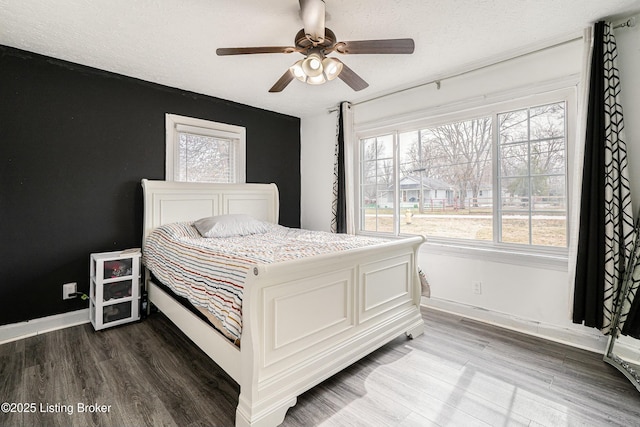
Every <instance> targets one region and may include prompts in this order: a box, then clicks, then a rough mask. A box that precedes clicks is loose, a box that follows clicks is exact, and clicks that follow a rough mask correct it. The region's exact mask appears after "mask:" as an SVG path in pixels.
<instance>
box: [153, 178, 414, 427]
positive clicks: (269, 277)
mask: <svg viewBox="0 0 640 427" xmlns="http://www.w3.org/2000/svg"><path fill="white" fill-rule="evenodd" d="M142 186H143V189H144V236H145V237H146V236H147V235H148V234H149V233H150V232H151V231H152V230H153V229H154V228H156V227H158V226H160V225H162V224H167V223H171V222H178V221H189V220H196V219H199V218H202V217H206V216H212V215H220V214H228V213H247V214H250V215H252V216H254V217H255V218H258V219H262V220H265V221H270V222H273V223H277V222H278V209H279V202H278V189H277V187H276V186H275V184H202V183H181V182H168V181H148V180H142ZM422 242H423V239H422V237H419V236H418V237H412V238H408V239H401V240H393V241H390V242H389V243H385V244H384V245H377V246H374V247H368V248H361V249H355V250H349V251H345V252H340V253H337V254H328V255H320V256H315V257H310V258H303V259H300V260H294V261H287V262H281V263H276V264H268V265H259V266H258V267H256V268H254V270H253V272H252V273H251V274H249V277H248V278H247V281H246V283H245V289H244V295H243V305H242V313H243V314H242V322H243V324H242V339H241V345H240V348H238V347H237V346H235V345H233V344H232V343H230V342H229V340H227V339H226V338H225V337H224V336H223V335H222V334H220V333H219V332H218V331H216V330H215V329H214V328H213V327H211V326H210V325H209V324H208V323H206V322H204V321H202V320H201V319H200V318H198V317H197V316H195V315H194V314H193V313H191V312H190V311H189V310H188V309H186V308H184V307H183V306H182V305H181V304H179V303H178V302H176V301H175V300H174V299H173V298H172V297H170V296H169V295H168V294H167V293H165V292H164V291H163V290H162V289H161V288H159V287H158V286H157V285H156V284H155V283H153V282H152V281H151V280H150V275H149V274H148V272H147V275H146V277H147V282H146V286H147V290H148V293H149V300H150V302H151V303H153V304H154V305H155V306H156V307H158V309H159V310H160V311H161V312H162V313H164V314H165V315H166V316H167V317H168V318H169V319H171V321H172V322H173V323H175V324H176V325H177V326H178V327H179V328H180V329H181V330H182V331H183V332H184V333H185V334H186V335H187V336H188V337H189V338H191V340H193V341H194V342H195V343H196V344H197V345H198V346H199V347H200V348H201V349H202V350H203V351H204V352H205V353H206V354H207V355H209V356H210V357H211V358H212V359H213V360H214V361H215V362H216V363H217V364H218V365H219V366H220V367H221V368H222V369H224V370H225V371H226V372H227V373H228V374H229V375H230V376H231V377H232V378H233V379H234V380H235V381H236V382H237V383H238V384H239V385H240V398H239V402H238V407H237V410H236V426H237V427H240V426H259V427H262V426H264V427H271V426H276V425H278V424H280V423H282V421H283V420H284V417H285V414H286V412H287V410H288V409H289V408H290V407H291V406H293V405H295V404H296V398H297V396H298V395H300V394H301V393H303V392H304V391H306V390H308V389H310V388H311V387H313V386H315V385H316V384H318V383H320V382H322V381H323V380H325V379H326V378H328V377H330V376H331V375H333V374H335V373H337V372H339V371H340V370H342V369H344V368H345V367H347V366H349V365H350V364H352V363H354V362H355V361H357V360H359V359H360V358H362V357H364V356H366V355H367V354H369V353H371V352H372V351H373V350H375V349H377V348H379V347H381V346H382V345H384V344H386V343H387V342H389V341H391V340H392V339H394V338H396V337H397V336H399V335H401V334H402V333H406V334H407V336H409V337H411V338H412V337H415V336H417V335H420V334H421V333H422V332H423V329H424V323H423V320H422V317H421V315H420V310H419V301H420V287H419V279H418V277H417V266H416V265H417V264H416V260H417V251H418V248H419V247H420V245H421V244H422Z"/></svg>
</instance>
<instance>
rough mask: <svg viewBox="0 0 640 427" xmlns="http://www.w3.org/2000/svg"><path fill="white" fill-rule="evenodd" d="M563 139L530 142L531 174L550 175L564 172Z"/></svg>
mask: <svg viewBox="0 0 640 427" xmlns="http://www.w3.org/2000/svg"><path fill="white" fill-rule="evenodd" d="M564 156H565V150H564V139H558V138H555V139H551V140H546V141H539V142H532V143H531V174H532V175H550V174H563V175H564V172H565V158H564Z"/></svg>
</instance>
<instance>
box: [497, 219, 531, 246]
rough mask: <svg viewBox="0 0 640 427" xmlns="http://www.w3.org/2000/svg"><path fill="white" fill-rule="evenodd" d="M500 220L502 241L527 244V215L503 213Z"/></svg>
mask: <svg viewBox="0 0 640 427" xmlns="http://www.w3.org/2000/svg"><path fill="white" fill-rule="evenodd" d="M500 220H501V227H502V228H501V230H502V241H503V242H505V243H520V244H523V245H528V244H529V215H526V214H524V215H522V214H520V215H518V214H516V213H513V212H510V213H503V214H502V215H501V218H500Z"/></svg>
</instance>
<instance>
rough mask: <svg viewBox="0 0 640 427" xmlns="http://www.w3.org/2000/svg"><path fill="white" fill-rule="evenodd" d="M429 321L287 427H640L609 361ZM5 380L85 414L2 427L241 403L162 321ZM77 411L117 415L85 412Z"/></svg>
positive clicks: (59, 344) (80, 337)
mask: <svg viewBox="0 0 640 427" xmlns="http://www.w3.org/2000/svg"><path fill="white" fill-rule="evenodd" d="M423 317H424V319H425V326H426V327H425V334H424V335H422V336H420V337H417V338H416V339H414V340H408V339H406V338H405V337H399V338H397V339H395V340H393V341H392V342H391V343H389V344H388V345H386V346H384V347H382V348H381V349H379V350H377V351H375V352H374V353H372V354H371V355H369V356H367V357H365V358H364V359H362V360H360V361H358V362H357V363H354V364H353V365H352V366H350V367H348V368H347V369H345V370H344V371H342V372H340V373H338V374H336V375H334V376H333V377H331V378H329V379H327V380H326V381H325V382H323V383H321V384H319V385H318V386H316V387H314V388H313V389H311V390H309V391H308V392H306V393H304V394H303V395H301V396H299V397H298V403H297V405H296V406H294V407H293V408H291V409H290V410H289V412H288V414H287V417H286V418H285V421H284V423H283V426H284V427H293V426H318V425H320V426H343V425H351V426H370V425H385V426H398V427H412V426H428V427H429V426H465V427H466V426H528V427H534V426H537V427H539V426H553V427H556V426H561V427H562V426H574V425H587V426H593V425H597V426H599V425H611V426H629V425H640V422H639V420H640V394H639V393H638V392H637V391H636V390H635V388H634V387H633V386H632V385H631V384H629V383H628V382H627V381H626V379H625V378H624V377H623V376H622V374H620V373H619V372H618V371H616V370H615V369H613V368H612V367H610V366H609V365H607V364H605V363H604V362H603V361H602V356H601V355H598V354H595V353H591V352H588V351H585V350H580V349H575V348H571V347H567V346H564V345H561V344H558V343H554V342H549V341H545V340H542V339H540V338H536V337H532V336H527V335H523V334H519V333H516V332H513V331H509V330H506V329H502V328H499V327H496V326H492V325H487V324H483V323H481V322H477V321H474V320H469V319H464V318H461V317H459V316H455V315H451V314H447V313H442V312H438V311H435V310H427V309H423ZM0 378H2V381H0V400H4V401H7V402H23V403H24V402H34V403H36V404H38V405H40V404H43V405H45V408H46V407H47V406H46V405H55V404H59V405H72V406H73V409H74V413H73V414H69V413H66V412H65V411H62V410H59V411H57V412H55V411H54V412H47V411H44V412H42V411H39V410H38V411H37V412H36V413H28V414H27V413H25V414H22V413H16V412H14V413H7V414H5V413H0V426H5V425H22V426H41V425H47V426H85V425H86V426H101V427H109V426H120V425H136V426H156V425H166V426H187V427H195V426H205V425H206V426H232V425H233V422H234V418H235V408H236V406H237V402H238V396H239V392H240V390H239V387H238V385H237V384H236V383H235V382H233V380H232V379H231V378H230V377H229V376H228V375H227V374H226V373H225V372H224V371H222V370H221V369H220V368H219V367H218V366H217V365H216V364H215V363H214V362H213V361H211V360H210V359H209V358H208V357H207V356H206V355H205V354H204V353H203V352H202V351H200V350H199V349H198V348H197V347H196V346H195V345H194V344H193V343H191V342H190V341H189V339H188V338H186V337H185V336H184V334H182V332H180V331H179V330H178V329H177V328H176V327H175V326H173V325H172V324H171V323H170V321H169V320H168V319H166V318H165V317H164V316H162V315H161V314H157V315H154V316H151V317H150V318H148V319H146V320H145V321H143V322H139V323H134V324H129V325H124V326H121V327H117V328H112V329H106V330H103V331H100V332H95V331H93V329H92V328H91V326H90V325H82V326H76V327H73V328H68V329H64V330H60V331H54V332H50V333H47V334H44V335H39V336H34V337H29V338H26V339H24V340H20V341H16V342H12V343H7V344H3V345H0ZM78 403H82V404H92V403H99V404H104V405H111V406H110V410H109V411H108V412H106V413H96V412H93V413H91V412H84V413H79V412H78V411H77V405H78ZM38 409H40V407H39V406H38Z"/></svg>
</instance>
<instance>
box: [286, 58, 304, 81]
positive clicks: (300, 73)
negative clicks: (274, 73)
mask: <svg viewBox="0 0 640 427" xmlns="http://www.w3.org/2000/svg"><path fill="white" fill-rule="evenodd" d="M302 61H304V59H301V60H299V61H298V62H296V63H295V64H293V65H292V66H291V67H289V70H291V72H292V73H293V76H294V77H295V78H296V79H298V80H300V81H301V82H305V81H307V75H306V74H305V73H304V70H303V69H302Z"/></svg>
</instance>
